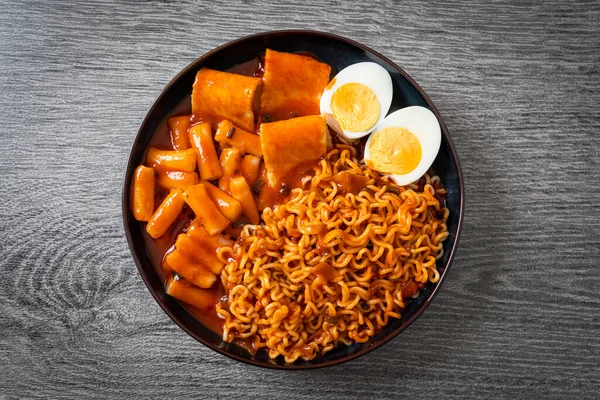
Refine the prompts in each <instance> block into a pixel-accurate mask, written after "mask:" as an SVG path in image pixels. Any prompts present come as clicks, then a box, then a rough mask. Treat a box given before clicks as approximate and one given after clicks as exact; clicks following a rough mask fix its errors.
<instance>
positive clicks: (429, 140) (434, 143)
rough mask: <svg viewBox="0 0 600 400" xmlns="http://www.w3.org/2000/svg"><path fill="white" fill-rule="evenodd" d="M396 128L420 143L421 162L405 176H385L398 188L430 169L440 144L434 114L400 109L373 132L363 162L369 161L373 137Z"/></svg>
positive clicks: (413, 108)
mask: <svg viewBox="0 0 600 400" xmlns="http://www.w3.org/2000/svg"><path fill="white" fill-rule="evenodd" d="M391 127H398V128H404V129H407V130H409V131H410V132H412V134H413V135H415V137H416V138H417V139H418V140H419V142H420V143H421V160H420V161H419V164H418V165H417V167H416V168H415V169H413V170H412V171H410V172H409V173H407V174H403V175H398V174H385V175H387V176H389V177H390V179H392V180H393V181H394V182H396V183H397V184H398V185H400V186H404V185H408V184H409V183H412V182H414V181H416V180H418V179H419V178H420V177H422V176H423V175H424V174H425V172H427V170H428V169H429V167H431V164H433V161H434V160H435V158H436V156H437V154H438V152H439V150H440V145H441V142H442V133H441V128H440V123H439V122H438V120H437V118H436V116H435V114H433V113H432V112H431V111H430V110H429V109H427V108H425V107H420V106H411V107H406V108H402V109H400V110H398V111H395V112H393V113H391V114H390V115H388V116H387V117H386V118H385V119H384V120H383V121H382V122H381V123H380V124H379V125H377V128H376V129H375V130H374V131H373V133H372V134H371V136H370V137H369V139H368V140H367V143H366V145H365V160H369V159H370V150H369V148H370V146H371V141H372V139H373V136H374V135H376V134H377V132H379V131H382V130H383V129H386V128H391Z"/></svg>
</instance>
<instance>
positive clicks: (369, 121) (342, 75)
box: [321, 62, 393, 140]
mask: <svg viewBox="0 0 600 400" xmlns="http://www.w3.org/2000/svg"><path fill="white" fill-rule="evenodd" d="M392 95H393V89H392V78H391V77H390V74H389V72H387V71H386V69H385V68H383V67H382V66H381V65H379V64H375V63H373V62H361V63H357V64H352V65H350V66H348V67H346V68H344V69H343V70H341V71H340V72H339V73H338V74H337V75H336V76H335V77H334V78H333V79H332V80H331V82H329V84H328V85H327V87H325V89H324V90H323V94H322V95H321V114H322V115H323V116H325V118H326V120H327V124H328V125H329V126H330V127H331V128H332V129H333V130H335V131H336V132H337V133H338V134H340V135H341V136H342V137H344V138H346V139H348V140H354V139H358V138H361V137H363V136H365V135H368V134H369V133H370V132H371V131H372V130H373V129H375V127H376V126H377V125H378V124H379V123H380V122H382V121H383V118H384V117H385V115H386V114H387V113H388V111H389V109H390V105H391V104H392Z"/></svg>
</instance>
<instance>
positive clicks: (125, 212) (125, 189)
mask: <svg viewBox="0 0 600 400" xmlns="http://www.w3.org/2000/svg"><path fill="white" fill-rule="evenodd" d="M290 34H294V35H307V36H317V37H324V38H327V39H331V40H337V41H341V42H344V43H346V44H349V45H352V46H355V47H357V48H359V49H361V50H363V51H365V52H367V53H370V54H373V55H375V56H376V57H379V58H380V59H382V60H384V61H385V62H387V63H389V64H390V65H391V66H392V67H393V68H394V69H395V70H396V72H398V73H399V74H400V75H401V76H402V77H403V78H405V79H406V80H407V81H408V82H409V84H410V85H411V86H412V87H413V88H414V89H415V90H416V91H417V92H418V93H419V94H420V95H421V96H422V97H423V99H424V100H425V102H426V103H427V106H428V107H429V109H430V110H431V111H432V112H433V113H434V114H435V116H436V118H437V119H438V121H439V123H440V128H441V130H442V134H443V135H444V137H445V139H446V140H447V142H448V146H449V149H450V151H451V153H452V156H453V158H454V162H455V164H456V171H457V178H458V188H459V197H460V199H459V200H460V201H459V210H458V211H459V212H458V221H457V225H456V235H455V238H454V243H453V244H452V247H451V248H450V252H449V255H448V261H447V263H446V265H445V268H444V271H443V272H442V273H441V274H440V278H439V281H438V282H437V284H436V285H435V286H434V287H433V288H432V290H431V294H430V296H429V297H428V298H427V299H425V300H424V301H423V304H421V306H420V307H419V309H418V310H417V311H416V312H415V313H414V314H413V315H412V316H411V317H410V318H408V319H407V320H406V321H405V322H404V323H403V324H402V325H401V326H400V327H398V328H397V329H396V330H394V331H392V332H391V333H390V334H389V335H387V336H386V337H383V338H381V339H380V340H379V341H377V342H375V343H373V344H372V345H370V346H368V347H363V348H362V349H361V350H360V351H357V352H355V353H353V354H350V355H347V356H344V357H341V358H338V359H335V360H329V361H325V362H323V363H319V364H296V363H292V364H283V365H280V364H270V363H268V362H267V363H266V362H264V361H258V360H253V359H249V358H244V357H242V356H240V355H238V354H235V353H230V352H228V351H226V350H225V349H223V348H221V347H219V346H215V345H213V344H211V343H209V342H208V341H206V340H205V339H204V338H203V337H201V336H200V335H198V334H196V333H195V332H194V331H193V330H192V329H190V328H189V327H188V326H187V325H186V324H185V323H183V321H181V320H180V319H179V318H178V317H177V316H176V315H174V313H173V312H172V311H171V310H170V309H169V308H168V307H167V306H166V305H165V304H164V302H163V299H162V298H161V297H160V296H159V293H158V292H157V291H156V290H154V288H153V287H152V285H151V283H150V281H149V278H148V276H147V273H146V271H145V270H144V268H143V267H142V263H141V261H140V259H139V257H138V256H137V254H136V252H135V251H134V245H133V238H132V235H131V231H130V229H129V228H128V224H129V220H130V219H131V215H130V214H131V213H130V212H129V195H130V194H129V182H128V181H129V179H128V171H129V169H130V167H131V166H132V161H133V160H132V158H133V148H134V146H135V144H136V143H138V141H139V140H140V138H141V137H142V134H143V131H144V130H145V129H144V127H145V126H146V124H147V123H148V120H149V119H150V114H151V111H152V110H153V109H155V108H156V106H157V104H158V103H159V101H160V100H161V99H162V97H163V96H164V95H165V93H166V92H167V91H168V90H169V89H170V88H171V87H172V86H173V85H174V84H175V83H176V82H177V81H178V80H179V79H180V78H181V77H182V76H183V75H185V74H187V73H188V72H189V71H190V70H192V69H194V68H197V65H198V64H200V63H202V62H203V61H204V60H205V59H207V58H209V57H210V56H212V55H213V54H215V53H218V52H220V51H222V50H224V49H225V48H227V47H230V46H233V45H237V44H240V43H242V42H245V41H250V40H253V39H257V38H260V37H264V36H283V35H290ZM124 175H125V176H124V178H123V185H122V217H123V228H124V230H125V236H126V238H127V244H128V246H129V250H130V252H131V255H132V256H133V259H134V261H135V264H136V266H137V270H138V273H139V274H140V276H141V277H142V280H143V281H144V284H145V285H146V288H147V289H148V291H149V292H150V293H151V294H152V297H153V298H154V300H155V301H156V302H157V303H158V305H159V306H160V307H161V309H162V310H163V311H164V312H165V313H166V314H167V315H168V316H169V318H171V320H172V321H173V322H175V324H177V326H179V327H180V328H181V329H183V330H184V331H185V332H187V334H188V335H190V336H191V337H193V338H194V339H196V340H197V341H198V342H200V343H202V344H203V345H205V346H206V347H208V348H210V349H212V350H214V351H216V352H217V353H219V354H222V355H224V356H226V357H229V358H230V359H233V360H236V361H240V362H243V363H245V364H249V365H253V366H257V367H262V368H266V369H277V370H307V369H318V368H324V367H329V366H333V365H338V364H342V363H344V362H347V361H350V360H353V359H356V358H358V357H361V356H363V355H365V354H368V353H370V352H372V351H374V350H375V349H378V348H380V347H381V346H383V345H384V344H386V343H388V342H390V341H391V340H392V339H394V338H396V337H397V336H398V335H399V334H400V333H401V332H403V331H404V330H405V329H407V328H408V327H409V326H410V325H411V324H412V323H413V322H414V321H415V320H416V319H417V318H419V317H420V316H421V314H423V312H424V311H425V309H426V308H427V307H429V304H430V303H431V301H432V300H433V298H434V297H435V296H436V295H437V292H438V290H439V289H440V287H441V286H442V283H443V281H444V278H445V277H446V275H447V274H448V271H449V270H450V267H451V266H452V264H453V261H454V257H455V255H456V251H457V248H458V243H459V239H460V233H461V230H462V223H463V216H464V208H465V199H464V181H463V175H462V170H461V166H460V160H459V158H458V154H457V153H456V149H455V148H454V142H453V141H452V138H451V137H450V134H449V132H448V128H447V127H446V124H445V123H444V120H443V119H442V117H441V115H440V113H439V111H438V110H437V108H436V107H435V105H434V104H433V102H432V101H431V99H430V98H429V96H428V95H427V94H426V93H425V91H424V90H423V89H422V88H421V87H420V86H419V84H417V82H416V81H415V80H414V79H413V78H412V77H411V76H410V75H408V74H407V73H406V72H405V71H404V70H403V69H402V68H400V67H399V66H398V65H396V63H394V62H392V61H391V60H390V59H389V58H387V57H385V56H383V55H382V54H380V53H379V52H377V51H375V50H373V49H371V48H369V47H368V46H365V45H363V44H361V43H359V42H356V41H354V40H352V39H348V38H345V37H343V36H339V35H336V34H332V33H328V32H322V31H317V30H310V29H284V30H275V31H265V32H259V33H254V34H251V35H247V36H243V37H240V38H237V39H234V40H231V41H228V42H226V43H224V44H222V45H220V46H218V47H216V48H214V49H213V50H210V51H209V52H207V53H204V54H203V55H202V56H200V57H198V58H196V59H195V60H194V61H192V62H191V63H190V64H188V65H187V66H186V67H185V68H183V69H182V70H181V71H180V72H179V73H178V74H177V75H176V76H175V77H173V78H172V79H171V80H170V81H169V83H168V84H167V85H165V87H164V88H163V89H162V90H161V92H160V93H159V94H158V96H157V97H156V99H155V100H154V102H153V103H152V105H151V106H150V108H149V110H148V112H147V113H146V116H145V117H144V119H143V121H142V123H141V124H140V126H139V128H138V132H137V134H136V136H135V139H134V140H133V142H132V149H131V150H130V152H129V157H128V160H127V166H126V168H125V174H124Z"/></svg>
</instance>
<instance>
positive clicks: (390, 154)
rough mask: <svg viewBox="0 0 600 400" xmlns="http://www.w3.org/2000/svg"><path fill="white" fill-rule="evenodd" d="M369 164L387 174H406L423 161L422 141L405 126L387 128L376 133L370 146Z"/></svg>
mask: <svg viewBox="0 0 600 400" xmlns="http://www.w3.org/2000/svg"><path fill="white" fill-rule="evenodd" d="M369 153H370V157H369V158H370V159H369V160H367V165H368V166H369V167H371V168H373V169H375V170H377V171H379V172H383V173H386V174H397V175H404V174H408V173H409V172H410V171H412V170H414V169H415V168H417V165H419V162H420V161H421V155H422V150H421V142H419V139H417V137H416V136H415V135H414V134H413V133H412V132H411V131H409V130H407V129H404V128H396V127H391V128H385V129H382V130H381V131H379V132H377V133H375V134H374V135H373V138H372V139H371V144H370V146H369Z"/></svg>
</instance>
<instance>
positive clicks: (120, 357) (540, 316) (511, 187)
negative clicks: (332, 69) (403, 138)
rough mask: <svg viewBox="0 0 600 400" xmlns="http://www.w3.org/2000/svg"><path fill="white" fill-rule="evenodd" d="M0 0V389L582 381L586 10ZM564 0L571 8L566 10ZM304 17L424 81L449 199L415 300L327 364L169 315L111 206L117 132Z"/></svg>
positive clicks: (274, 388)
mask: <svg viewBox="0 0 600 400" xmlns="http://www.w3.org/2000/svg"><path fill="white" fill-rule="evenodd" d="M544 3H545V4H544V5H541V4H538V3H537V2H531V3H525V2H520V1H515V2H502V1H496V2H494V3H493V4H490V5H480V4H477V3H475V2H473V3H469V2H467V1H460V2H447V1H444V0H439V1H429V2H418V1H406V2H402V3H399V2H398V3H395V2H393V1H372V2H365V1H363V2H355V3H348V2H344V1H335V2H330V3H329V4H327V5H326V4H324V2H323V3H322V2H319V1H316V0H312V1H308V2H306V3H303V2H301V1H272V0H263V1H260V2H258V1H257V2H252V1H237V0H221V1H215V2H208V1H206V2H199V3H195V4H191V3H188V2H168V1H165V2H159V1H154V2H148V3H142V2H139V3H138V2H135V3H133V2H132V3H117V2H111V1H102V2H80V3H75V2H71V1H66V0H63V1H56V2H48V1H43V0H40V1H29V2H17V1H8V2H7V1H1V2H0V151H1V152H2V155H1V156H0V188H1V190H0V232H1V234H0V398H13V397H15V398H20V397H25V398H32V397H52V398H55V397H69V398H90V397H93V398H104V397H119V398H148V397H152V398H165V399H173V398H189V397H199V398H224V399H237V398H240V399H244V398H247V397H250V398H254V397H261V398H274V399H275V398H291V399H300V398H320V397H326V398H343V399H349V398H398V397H400V398H402V397H408V398H449V397H456V398H467V397H474V398H483V397H485V398H574V397H589V398H594V397H596V398H597V397H598V396H600V393H599V390H600V261H599V260H600V216H599V215H600V4H599V3H598V2H587V1H580V2H562V1H546V2H544ZM563 3H569V4H563ZM287 28H308V29H317V30H323V31H328V32H332V33H338V34H341V35H344V36H347V37H349V38H351V39H354V40H357V41H359V42H362V43H364V44H366V45H368V46H370V47H372V48H374V49H375V50H377V51H379V52H381V53H383V54H384V55H386V56H387V57H389V58H390V59H391V60H393V61H394V62H396V63H397V64H399V65H400V66H401V67H403V68H404V69H405V70H406V71H407V72H408V73H409V74H411V75H412V76H413V77H414V78H415V79H416V80H417V82H419V83H420V84H421V86H422V87H423V88H424V89H425V91H426V92H427V93H428V94H429V95H430V97H431V98H432V100H433V101H434V102H435V104H436V105H437V107H438V109H439V110H440V112H441V114H442V115H443V117H444V118H445V121H446V123H447V125H448V128H449V130H450V132H451V134H452V136H453V138H454V141H455V144H456V147H457V150H458V152H459V155H460V158H461V161H462V166H463V172H464V175H465V181H466V200H467V208H466V213H465V219H464V221H465V222H464V230H463V234H462V238H461V244H460V248H459V251H458V256H457V258H456V261H455V263H454V266H453V268H452V271H451V273H450V275H449V277H448V280H447V281H446V283H445V284H444V286H443V288H442V290H441V292H440V293H439V295H438V296H437V297H436V299H435V301H434V303H433V305H432V306H431V307H430V308H429V309H428V310H427V311H426V312H425V313H424V314H423V316H422V317H421V318H420V319H419V320H417V322H416V323H415V324H413V325H412V326H411V327H410V328H409V329H408V330H406V331H405V332H404V333H403V334H402V335H400V336H399V337H398V338H396V339H395V340H393V341H392V342H391V343H389V344H388V345H386V346H384V347H383V348H381V349H379V350H377V351H375V352H373V353H371V354H368V355H367V356H365V357H363V358H360V359H358V360H355V361H352V362H350V363H347V364H343V365H341V366H337V367H332V368H328V369H322V370H317V371H305V372H279V371H268V370H264V369H260V368H256V367H251V366H247V365H244V364H240V363H237V362H234V361H232V360H230V359H228V358H226V357H224V356H221V355H219V354H216V353H214V352H213V351H211V350H209V349H208V348H205V347H204V346H202V345H201V344H199V343H197V342H195V341H194V340H193V339H192V338H191V337H189V336H188V335H187V334H185V333H184V332H183V331H182V330H181V329H179V328H178V327H177V326H176V325H175V324H174V323H173V322H171V320H170V319H169V318H168V317H167V316H166V315H165V314H164V313H163V312H162V310H161V309H160V308H159V306H158V305H157V304H156V303H155V302H154V300H153V299H152V297H151V296H150V294H149V293H148V291H147V290H146V287H145V286H144V284H143V282H142V280H141V278H140V276H139V275H138V273H137V271H136V268H135V265H134V263H133V260H132V258H131V255H130V253H129V249H128V247H127V243H126V241H125V237H124V232H123V227H122V222H121V204H120V196H121V183H122V180H123V174H124V169H125V165H126V161H127V157H128V154H129V150H130V147H131V144H132V142H133V138H134V135H135V133H136V131H137V128H138V126H139V124H140V123H141V121H142V119H143V118H144V116H145V113H146V112H147V111H148V109H149V107H150V105H151V104H152V102H153V101H154V99H155V98H156V96H157V95H158V94H159V92H160V91H161V89H162V88H163V86H164V85H165V84H166V83H167V82H169V80H170V79H171V78H172V77H174V76H175V75H176V74H177V73H178V72H179V71H180V70H181V69H182V68H183V67H185V66H186V65H187V64H189V63H190V62H191V61H193V60H194V59H195V58H197V57H199V56H200V55H202V54H203V53H205V52H207V51H209V50H211V49H212V48H214V47H216V46H218V45H221V44H223V43H225V42H227V41H229V40H232V39H235V38H237V37H240V36H244V35H248V34H251V33H256V32H260V31H265V30H274V29H287Z"/></svg>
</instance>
